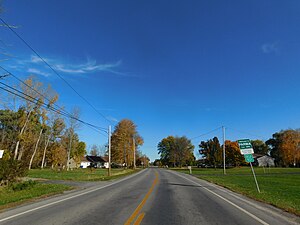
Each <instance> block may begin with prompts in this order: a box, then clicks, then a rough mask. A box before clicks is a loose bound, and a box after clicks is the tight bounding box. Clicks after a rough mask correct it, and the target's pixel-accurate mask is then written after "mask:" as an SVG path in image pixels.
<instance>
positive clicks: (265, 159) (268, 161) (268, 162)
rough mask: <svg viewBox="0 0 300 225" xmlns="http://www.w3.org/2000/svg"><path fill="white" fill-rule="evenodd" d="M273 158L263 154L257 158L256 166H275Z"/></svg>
mask: <svg viewBox="0 0 300 225" xmlns="http://www.w3.org/2000/svg"><path fill="white" fill-rule="evenodd" d="M274 160H275V159H274V158H272V157H270V156H268V155H264V156H261V157H258V158H257V162H258V166H264V167H269V166H275V162H274Z"/></svg>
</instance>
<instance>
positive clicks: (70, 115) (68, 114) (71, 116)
mask: <svg viewBox="0 0 300 225" xmlns="http://www.w3.org/2000/svg"><path fill="white" fill-rule="evenodd" d="M0 68H1V69H2V70H4V71H5V72H6V73H7V74H9V75H11V76H13V77H14V78H15V79H17V80H18V81H20V82H21V83H22V84H24V85H25V86H26V87H28V88H30V89H31V90H33V91H34V92H35V93H37V94H38V95H40V96H41V97H43V98H45V99H46V100H48V102H50V99H49V98H48V97H46V96H45V95H44V94H42V93H41V92H39V91H38V90H36V89H35V88H33V87H31V86H30V85H28V84H27V83H25V82H24V81H23V80H22V79H20V78H18V77H17V76H16V75H14V74H13V73H11V72H10V71H8V70H7V69H5V68H4V67H3V66H1V65H0ZM2 84H3V85H6V84H4V83H2ZM7 86H9V85H7ZM9 87H10V88H13V87H11V86H9ZM13 89H14V88H13ZM15 91H17V92H19V91H18V90H17V89H15ZM22 93H23V92H22ZM23 94H24V95H26V94H25V93H23ZM27 97H32V96H27ZM54 105H55V106H57V107H58V108H59V110H60V111H62V112H64V113H65V114H66V116H67V117H69V118H73V119H74V116H73V115H72V114H71V113H69V112H67V111H66V110H64V109H63V108H62V107H60V106H58V105H57V104H56V103H54ZM51 107H53V106H51ZM93 126H94V125H93ZM95 127H97V129H103V130H106V128H103V127H98V126H95Z"/></svg>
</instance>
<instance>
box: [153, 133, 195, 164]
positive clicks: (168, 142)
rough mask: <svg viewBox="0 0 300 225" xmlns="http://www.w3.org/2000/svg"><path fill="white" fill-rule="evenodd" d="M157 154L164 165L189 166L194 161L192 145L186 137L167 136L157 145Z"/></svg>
mask: <svg viewBox="0 0 300 225" xmlns="http://www.w3.org/2000/svg"><path fill="white" fill-rule="evenodd" d="M157 149H158V154H160V160H161V162H162V163H163V164H164V165H169V166H171V165H173V166H180V167H181V166H183V165H191V164H192V163H193V162H194V161H195V156H194V153H193V151H194V145H193V144H192V143H191V140H189V139H188V138H187V137H185V136H183V137H173V136H168V137H167V138H164V139H162V140H161V141H160V142H159V143H158V145H157Z"/></svg>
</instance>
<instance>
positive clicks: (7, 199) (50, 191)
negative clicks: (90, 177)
mask: <svg viewBox="0 0 300 225" xmlns="http://www.w3.org/2000/svg"><path fill="white" fill-rule="evenodd" d="M71 189H72V188H71V187H70V186H66V185H61V184H60V185H58V184H42V183H38V182H35V183H34V184H33V185H31V186H29V187H26V188H23V189H22V190H20V189H19V190H14V189H13V188H12V187H1V188H0V210H1V209H5V208H9V207H13V206H16V205H19V204H21V203H23V202H25V201H29V200H34V199H37V198H41V197H47V196H51V195H54V194H59V193H63V192H64V191H66V190H71Z"/></svg>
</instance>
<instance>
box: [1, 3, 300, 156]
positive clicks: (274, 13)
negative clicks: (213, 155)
mask: <svg viewBox="0 0 300 225" xmlns="http://www.w3.org/2000/svg"><path fill="white" fill-rule="evenodd" d="M1 17H2V18H3V19H5V21H7V22H8V23H9V24H11V25H16V26H18V28H17V29H16V31H17V32H18V33H19V34H20V35H21V36H22V37H23V38H24V39H25V40H26V41H27V42H28V43H29V44H30V45H31V46H32V47H33V48H34V49H35V50H37V51H38V52H39V53H40V55H42V56H43V58H44V59H45V60H46V61H47V62H48V63H49V64H51V65H52V66H53V67H54V68H55V69H56V71H57V72H58V73H59V74H60V75H61V76H63V77H64V79H66V80H67V81H68V82H69V83H70V84H71V85H72V86H73V87H74V88H75V89H76V90H77V91H78V92H79V93H80V94H82V95H83V96H84V97H85V98H86V99H87V100H88V101H89V102H91V103H92V104H93V105H94V106H95V107H96V108H97V109H98V110H99V111H100V112H101V113H102V114H103V115H105V116H106V117H108V118H110V119H111V120H113V121H120V120H121V119H123V118H129V119H131V120H133V121H134V122H135V123H136V124H137V126H138V131H139V133H140V134H141V135H142V136H143V137H144V141H145V143H144V146H143V147H141V150H142V151H143V152H144V153H145V154H147V155H148V156H149V157H150V158H151V160H154V159H155V158H158V155H157V149H156V146H157V143H158V142H159V141H160V140H161V139H162V138H164V137H167V136H168V135H180V136H181V135H186V136H187V137H188V138H193V137H195V136H198V135H200V134H202V133H206V132H207V131H210V130H213V129H215V128H217V127H220V126H222V125H224V126H225V127H228V129H227V138H228V139H231V140H236V139H239V138H250V139H257V138H262V139H264V140H267V139H268V138H270V137H271V135H272V134H273V133H275V132H277V131H279V130H281V129H287V128H299V122H300V117H299V115H300V101H299V99H300V92H299V84H300V76H299V71H300V25H299V24H300V2H299V1H296V0H295V1H274V0H272V1H254V0H253V1H252V0H251V1H211V0H209V1H208V0H207V1H161V0H160V1H158V0H157V1H156V0H151V1H140V0H129V1H121V0H119V1H114V0H112V1H97V0H87V1H76V0H72V1H70V0H63V1H58V0H57V1H53V0H52V1H38V0H31V1H17V0H9V1H4V13H2V15H1ZM0 35H1V36H0V37H1V41H3V42H5V45H4V44H3V43H2V46H1V51H2V52H7V53H9V54H11V55H12V56H13V57H6V56H5V55H1V61H0V65H2V66H4V67H5V68H6V69H8V70H9V71H11V72H13V73H15V74H16V75H18V76H19V77H20V78H24V77H26V76H28V75H30V74H35V75H36V76H37V77H38V78H39V79H40V80H42V81H44V82H46V83H51V85H52V86H53V88H54V89H55V90H57V92H58V93H59V94H60V100H59V104H61V105H64V106H66V108H67V109H68V110H70V109H71V108H72V107H73V106H79V107H80V108H81V115H82V116H81V118H82V119H83V120H85V121H88V122H91V123H93V124H97V125H98V126H101V127H107V126H108V122H107V121H106V120H105V119H103V118H102V117H101V116H99V115H98V114H97V113H96V112H94V111H93V109H92V108H91V107H89V106H88V105H87V104H86V103H85V102H84V101H82V100H81V99H79V98H78V96H77V95H76V94H75V93H74V92H73V91H72V90H71V89H70V88H69V87H67V86H66V85H65V84H64V83H63V81H62V80H60V79H59V78H58V77H57V76H56V75H55V74H53V73H52V72H51V71H50V70H49V69H48V68H47V67H45V65H44V64H43V63H41V62H40V61H39V59H38V58H37V57H36V56H35V55H34V53H33V52H31V51H30V50H29V49H28V48H26V46H24V44H23V43H22V42H20V40H18V39H17V38H16V37H15V36H14V35H13V34H12V33H11V32H10V31H9V30H8V29H7V28H5V27H0ZM3 59H8V60H7V61H2V60H3ZM10 79H12V78H6V81H7V82H10ZM113 125H115V124H113ZM241 131H242V132H241ZM79 133H80V136H81V139H82V140H84V141H86V142H87V143H88V145H92V144H100V145H101V144H104V143H105V142H106V139H105V137H104V136H101V135H99V134H98V133H96V132H94V131H93V130H91V129H90V128H87V127H85V126H82V127H81V129H80V131H79ZM246 133H249V134H246ZM250 134H251V135H250ZM252 134H253V135H252ZM215 135H216V136H218V137H220V138H221V130H218V131H216V132H214V133H211V134H209V135H207V136H202V137H200V138H195V139H193V144H194V145H195V146H196V148H195V153H196V151H197V150H198V147H197V146H198V143H199V142H200V141H201V140H206V139H209V138H212V137H213V136H215Z"/></svg>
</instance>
